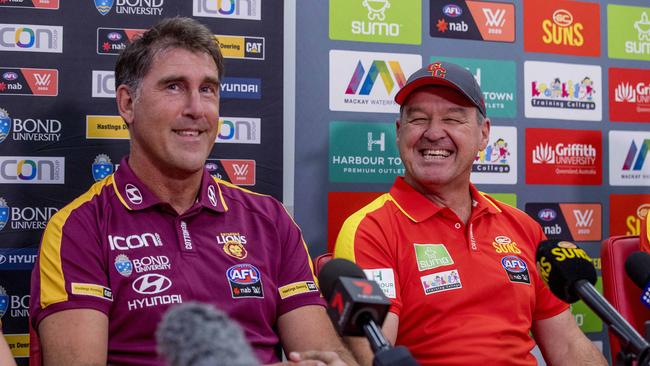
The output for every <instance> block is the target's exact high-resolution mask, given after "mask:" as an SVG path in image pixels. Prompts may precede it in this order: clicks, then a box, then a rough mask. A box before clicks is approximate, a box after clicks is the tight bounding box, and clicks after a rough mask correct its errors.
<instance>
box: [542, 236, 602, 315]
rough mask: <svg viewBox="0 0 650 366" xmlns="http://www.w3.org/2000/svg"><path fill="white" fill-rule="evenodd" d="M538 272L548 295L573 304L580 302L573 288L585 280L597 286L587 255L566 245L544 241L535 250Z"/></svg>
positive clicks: (594, 272)
mask: <svg viewBox="0 0 650 366" xmlns="http://www.w3.org/2000/svg"><path fill="white" fill-rule="evenodd" d="M536 260H537V268H538V271H539V274H540V276H541V277H542V279H543V280H544V282H546V283H547V284H548V287H549V288H550V289H551V292H552V293H553V294H554V295H555V296H557V297H558V298H560V299H561V300H563V301H565V302H568V303H574V302H576V301H578V300H579V299H580V298H579V296H578V293H577V292H576V291H575V287H574V284H575V283H576V282H577V281H579V280H586V281H588V282H589V283H591V284H592V285H595V284H596V281H597V280H598V275H597V274H596V269H595V268H594V265H593V263H592V261H591V258H590V257H589V255H587V253H586V252H585V251H584V250H582V249H580V248H579V247H578V246H577V245H575V244H574V243H571V242H569V241H557V240H545V241H543V242H541V243H540V244H539V246H538V247H537V255H536Z"/></svg>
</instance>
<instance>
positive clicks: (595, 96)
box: [524, 61, 603, 121]
mask: <svg viewBox="0 0 650 366" xmlns="http://www.w3.org/2000/svg"><path fill="white" fill-rule="evenodd" d="M602 85H603V84H602V79H601V72H600V66H594V65H576V64H563V63H557V62H538V61H526V62H524V95H525V96H526V102H525V106H524V112H525V115H526V117H527V118H550V119H566V120H582V121H600V120H601V119H602V90H603V89H602Z"/></svg>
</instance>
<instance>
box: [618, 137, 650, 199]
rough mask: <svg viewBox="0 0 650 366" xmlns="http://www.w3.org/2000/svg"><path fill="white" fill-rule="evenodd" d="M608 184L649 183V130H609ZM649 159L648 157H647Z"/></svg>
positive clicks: (631, 184)
mask: <svg viewBox="0 0 650 366" xmlns="http://www.w3.org/2000/svg"><path fill="white" fill-rule="evenodd" d="M609 147H610V148H609V184H611V185H613V186H647V185H649V184H650V163H646V159H647V158H648V148H650V132H641V131H609ZM647 160H650V159H647Z"/></svg>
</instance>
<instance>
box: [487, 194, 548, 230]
mask: <svg viewBox="0 0 650 366" xmlns="http://www.w3.org/2000/svg"><path fill="white" fill-rule="evenodd" d="M479 193H480V194H481V196H482V197H483V198H484V199H485V200H486V201H488V203H489V204H491V205H493V206H494V207H496V208H497V209H498V210H499V211H500V213H501V214H504V215H506V216H509V217H511V218H512V219H514V220H516V221H519V222H521V223H524V224H528V225H538V224H537V222H536V221H535V220H533V218H532V217H530V216H529V215H528V214H527V213H526V212H524V211H522V210H520V209H518V208H517V207H514V206H511V205H509V204H507V203H504V202H501V201H499V200H497V199H496V198H494V197H492V196H490V195H489V194H487V193H484V192H479Z"/></svg>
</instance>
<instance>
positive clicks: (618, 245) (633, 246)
mask: <svg viewBox="0 0 650 366" xmlns="http://www.w3.org/2000/svg"><path fill="white" fill-rule="evenodd" d="M638 250H639V237H638V236H612V237H610V238H608V239H606V240H604V241H603V245H602V247H601V248H600V252H601V253H600V254H601V260H602V274H603V292H604V295H605V298H606V299H607V300H608V301H609V302H610V303H611V304H612V306H614V308H615V309H616V310H618V312H619V313H621V315H622V316H623V317H624V318H625V319H626V320H627V321H628V322H629V323H630V324H631V325H632V326H633V327H634V328H635V329H636V330H637V331H638V332H639V334H641V335H642V336H644V333H645V321H646V320H650V309H648V308H646V307H645V306H643V305H642V304H641V300H640V298H641V289H639V288H638V287H637V286H636V285H635V284H634V282H632V281H631V280H630V279H629V278H628V277H627V274H626V273H625V260H626V259H627V257H628V256H629V255H630V254H631V253H632V252H636V251H638ZM609 344H610V350H611V354H612V360H615V359H616V354H617V353H618V352H619V351H620V350H621V346H620V343H619V341H618V338H616V336H615V335H614V334H613V333H612V332H611V331H610V332H609Z"/></svg>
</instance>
